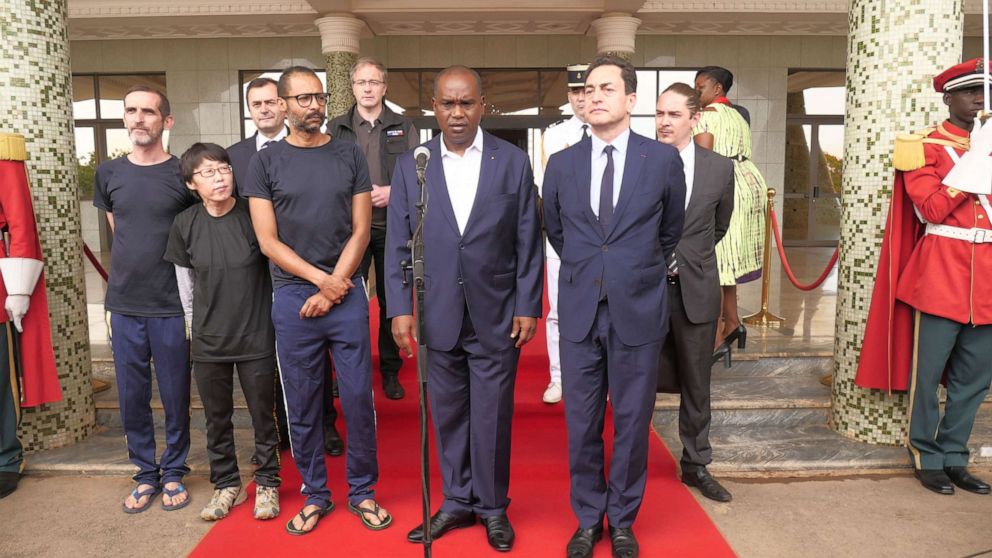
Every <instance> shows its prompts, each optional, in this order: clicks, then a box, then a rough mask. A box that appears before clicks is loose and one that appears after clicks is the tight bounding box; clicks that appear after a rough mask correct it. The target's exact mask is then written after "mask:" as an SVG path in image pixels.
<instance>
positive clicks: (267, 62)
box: [252, 37, 293, 70]
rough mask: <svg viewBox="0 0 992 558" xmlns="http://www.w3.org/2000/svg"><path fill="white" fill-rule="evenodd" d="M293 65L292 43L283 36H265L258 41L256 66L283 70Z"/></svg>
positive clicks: (263, 68) (259, 68)
mask: <svg viewBox="0 0 992 558" xmlns="http://www.w3.org/2000/svg"><path fill="white" fill-rule="evenodd" d="M292 65H293V43H292V41H290V40H289V39H288V38H284V37H266V38H263V39H259V42H258V66H259V67H258V68H252V69H255V70H283V69H285V68H288V67H290V66H292Z"/></svg>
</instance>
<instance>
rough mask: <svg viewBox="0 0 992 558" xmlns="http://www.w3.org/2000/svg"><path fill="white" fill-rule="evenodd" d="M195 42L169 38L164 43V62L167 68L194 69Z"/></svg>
mask: <svg viewBox="0 0 992 558" xmlns="http://www.w3.org/2000/svg"><path fill="white" fill-rule="evenodd" d="M196 57H197V43H196V41H194V40H190V39H170V40H169V41H168V42H166V43H165V62H166V68H167V69H169V70H195V69H196Z"/></svg>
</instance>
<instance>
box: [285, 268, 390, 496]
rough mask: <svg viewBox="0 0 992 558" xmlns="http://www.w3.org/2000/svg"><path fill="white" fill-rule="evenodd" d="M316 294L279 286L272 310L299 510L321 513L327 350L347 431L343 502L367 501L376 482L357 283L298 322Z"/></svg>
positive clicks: (362, 304)
mask: <svg viewBox="0 0 992 558" xmlns="http://www.w3.org/2000/svg"><path fill="white" fill-rule="evenodd" d="M316 292H317V288H316V287H314V286H311V285H286V286H282V287H279V288H278V289H276V292H275V299H274V300H273V303H272V323H273V324H274V325H275V328H276V353H277V354H278V357H279V368H280V370H281V372H282V389H283V393H284V395H285V397H286V411H287V412H288V413H289V437H290V441H291V442H292V449H293V459H294V460H295V461H296V467H297V469H298V470H299V472H300V476H301V477H302V478H303V489H302V492H303V494H305V495H306V504H307V505H317V506H321V507H326V506H327V505H328V503H329V502H330V498H331V492H330V490H328V489H327V468H326V466H325V464H324V441H323V428H322V415H323V413H324V405H323V399H322V398H323V393H324V384H325V383H326V382H328V381H330V380H329V378H328V376H327V362H328V360H327V351H328V349H330V351H331V354H332V355H333V357H334V364H335V367H336V370H337V378H338V389H339V390H340V394H341V408H342V410H343V412H344V417H345V421H346V425H347V428H348V430H347V433H348V449H347V458H346V459H347V461H346V463H345V476H346V477H347V480H348V486H349V491H348V500H349V501H350V502H351V503H352V504H358V503H360V502H362V501H363V500H365V499H368V498H374V497H375V492H374V490H373V486H375V483H376V481H378V479H379V465H378V462H377V458H376V439H375V409H374V407H373V405H372V354H371V353H372V351H371V342H370V339H369V306H368V299H367V298H366V296H365V292H364V289H363V288H362V285H361V284H360V283H359V284H356V285H355V287H354V288H353V289H351V290H350V291H349V292H348V294H347V295H345V297H344V300H343V301H342V302H341V303H340V304H335V305H334V306H332V307H331V311H330V312H329V313H327V314H326V315H324V316H321V317H319V318H305V319H304V318H300V314H299V312H300V308H302V307H303V303H304V302H305V301H306V299H307V298H309V297H310V296H313V295H314V294H315V293H316Z"/></svg>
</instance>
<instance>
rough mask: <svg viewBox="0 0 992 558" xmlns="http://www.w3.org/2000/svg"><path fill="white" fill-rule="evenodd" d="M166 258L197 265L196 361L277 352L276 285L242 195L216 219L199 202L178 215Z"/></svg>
mask: <svg viewBox="0 0 992 558" xmlns="http://www.w3.org/2000/svg"><path fill="white" fill-rule="evenodd" d="M165 259H166V260H167V261H170V262H172V263H174V264H176V265H179V266H182V267H189V268H192V269H193V273H194V276H193V324H192V325H193V336H192V340H191V341H192V343H191V346H192V351H193V360H197V361H201V362H226V361H235V360H253V359H257V358H264V357H267V356H271V355H272V354H274V352H275V332H274V330H273V328H272V319H271V318H270V313H271V311H272V283H271V282H270V281H269V270H268V267H267V261H266V259H265V256H264V255H262V252H261V250H259V248H258V242H257V241H256V240H255V231H254V230H252V227H251V219H250V218H249V216H248V202H247V201H245V200H242V199H239V200H237V201H236V202H235V205H234V208H233V209H231V211H229V212H228V213H227V214H225V215H222V216H220V217H214V216H212V215H210V213H208V212H207V209H206V208H205V207H204V206H203V204H197V205H195V206H193V207H191V208H189V209H187V210H186V211H183V212H182V213H180V214H179V215H178V216H177V217H176V221H175V223H173V225H172V232H171V233H170V234H169V245H168V248H167V249H166V251H165Z"/></svg>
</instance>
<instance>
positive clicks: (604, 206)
mask: <svg viewBox="0 0 992 558" xmlns="http://www.w3.org/2000/svg"><path fill="white" fill-rule="evenodd" d="M613 149H614V148H613V146H612V145H607V146H606V147H604V148H603V153H606V170H605V171H603V183H602V185H601V186H600V188H599V225H600V226H601V227H603V232H604V233H605V232H607V231H608V230H609V229H610V222H611V221H613Z"/></svg>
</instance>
